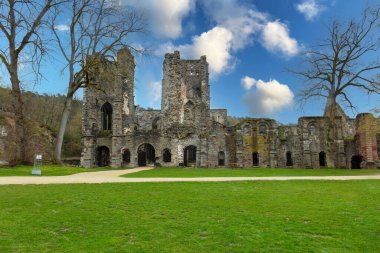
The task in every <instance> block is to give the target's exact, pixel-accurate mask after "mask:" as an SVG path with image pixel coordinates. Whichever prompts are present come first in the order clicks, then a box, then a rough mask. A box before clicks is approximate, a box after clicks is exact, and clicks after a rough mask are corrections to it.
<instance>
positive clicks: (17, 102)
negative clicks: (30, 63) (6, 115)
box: [10, 67, 28, 165]
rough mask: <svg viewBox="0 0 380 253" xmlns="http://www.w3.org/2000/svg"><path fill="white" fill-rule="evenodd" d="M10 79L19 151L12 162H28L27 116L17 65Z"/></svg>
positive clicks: (11, 72)
mask: <svg viewBox="0 0 380 253" xmlns="http://www.w3.org/2000/svg"><path fill="white" fill-rule="evenodd" d="M10 80H11V84H12V106H13V113H14V115H15V131H16V147H17V152H16V154H15V156H14V159H13V161H12V162H11V163H12V164H14V165H15V164H20V163H27V162H28V161H27V159H26V156H25V154H26V152H25V150H26V139H25V118H24V103H23V100H22V96H21V89H20V80H19V79H18V74H17V67H13V71H10Z"/></svg>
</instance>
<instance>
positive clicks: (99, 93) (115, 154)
mask: <svg viewBox="0 0 380 253" xmlns="http://www.w3.org/2000/svg"><path fill="white" fill-rule="evenodd" d="M134 68H135V62H134V58H133V56H132V54H131V53H130V52H129V50H128V49H122V50H120V51H119V52H118V54H117V61H116V62H113V61H108V60H107V59H104V58H100V59H98V63H97V64H96V65H94V68H93V69H92V71H91V73H90V75H89V79H90V82H91V83H93V84H96V85H95V86H90V87H87V88H86V89H85V91H84V104H83V127H82V133H83V138H82V145H83V151H82V158H81V164H82V166H84V167H94V166H95V165H96V161H95V160H96V149H97V148H98V147H101V146H105V147H107V148H108V149H109V150H110V156H111V166H112V167H120V165H121V158H120V155H119V154H120V149H121V145H122V140H121V139H122V138H123V136H124V135H125V134H126V133H130V132H131V131H133V129H134V128H135V119H134V110H135V105H134V95H133V94H134ZM106 103H109V104H110V105H111V107H112V129H111V130H104V129H103V127H102V106H103V105H105V104H106Z"/></svg>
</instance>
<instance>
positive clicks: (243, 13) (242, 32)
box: [155, 0, 299, 77]
mask: <svg viewBox="0 0 380 253" xmlns="http://www.w3.org/2000/svg"><path fill="white" fill-rule="evenodd" d="M199 3H200V5H201V6H202V8H204V11H205V13H208V14H209V15H210V18H211V21H212V22H214V23H215V26H214V27H213V28H212V29H210V30H209V31H206V32H203V33H202V34H200V35H197V36H193V38H192V42H191V43H189V44H182V45H174V44H173V42H166V43H164V44H162V45H161V46H159V47H158V49H157V50H156V51H155V53H156V55H159V56H162V55H163V54H165V53H167V52H173V51H174V50H179V51H180V52H181V53H182V55H183V56H184V57H188V58H199V57H200V56H201V55H206V56H207V61H208V62H209V66H210V74H211V77H215V76H217V75H219V74H221V73H223V72H226V71H228V70H230V69H232V68H233V67H234V63H235V61H234V60H235V58H234V56H233V55H234V53H235V52H236V51H238V50H240V49H243V48H245V47H247V46H248V45H250V44H252V43H253V42H254V41H255V40H258V41H259V42H260V43H261V44H262V45H263V46H264V48H266V49H267V50H268V51H270V52H274V53H277V52H279V53H281V54H282V55H285V56H287V57H293V56H295V55H296V54H297V53H298V52H299V44H298V42H297V40H295V39H294V38H291V37H290V34H289V29H288V27H287V25H286V24H284V23H282V22H280V21H278V20H277V21H273V22H271V17H270V16H269V15H268V14H266V13H264V12H260V11H258V10H256V8H255V7H254V6H253V5H249V4H244V5H243V4H241V3H240V2H238V1H237V0H224V1H220V0H202V1H200V2H199ZM259 38H262V39H259Z"/></svg>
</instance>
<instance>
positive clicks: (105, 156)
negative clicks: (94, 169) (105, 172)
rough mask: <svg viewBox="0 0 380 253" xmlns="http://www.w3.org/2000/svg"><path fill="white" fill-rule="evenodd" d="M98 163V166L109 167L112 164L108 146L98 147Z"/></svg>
mask: <svg viewBox="0 0 380 253" xmlns="http://www.w3.org/2000/svg"><path fill="white" fill-rule="evenodd" d="M96 163H97V165H98V167H107V166H109V165H110V150H109V148H107V147H106V146H101V147H98V148H97V149H96Z"/></svg>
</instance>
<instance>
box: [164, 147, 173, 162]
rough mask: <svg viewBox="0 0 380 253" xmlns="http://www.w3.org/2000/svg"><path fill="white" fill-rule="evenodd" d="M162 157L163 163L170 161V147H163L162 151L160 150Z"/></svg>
mask: <svg viewBox="0 0 380 253" xmlns="http://www.w3.org/2000/svg"><path fill="white" fill-rule="evenodd" d="M162 157H163V161H164V163H170V162H171V161H172V153H171V152H170V149H168V148H166V149H164V151H163V152H162Z"/></svg>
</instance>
